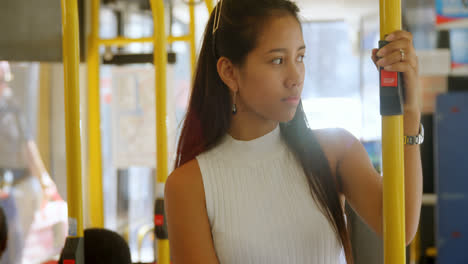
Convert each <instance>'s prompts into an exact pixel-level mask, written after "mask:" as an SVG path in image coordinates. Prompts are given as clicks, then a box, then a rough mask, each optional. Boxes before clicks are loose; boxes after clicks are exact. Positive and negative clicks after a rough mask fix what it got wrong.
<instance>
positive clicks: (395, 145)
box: [380, 0, 406, 264]
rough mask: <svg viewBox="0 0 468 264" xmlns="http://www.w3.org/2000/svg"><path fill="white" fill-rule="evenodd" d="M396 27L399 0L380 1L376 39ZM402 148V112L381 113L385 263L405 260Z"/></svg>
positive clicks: (399, 13) (399, 27)
mask: <svg viewBox="0 0 468 264" xmlns="http://www.w3.org/2000/svg"><path fill="white" fill-rule="evenodd" d="M400 29H401V0H380V38H381V39H382V40H383V39H384V38H385V35H387V34H390V33H391V32H393V31H395V30H400ZM383 89H391V88H388V87H381V98H382V90H383ZM381 100H382V99H381ZM381 105H382V101H381ZM403 148H404V146H403V116H402V113H398V114H393V115H383V116H382V156H383V177H384V178H383V185H384V186H383V217H384V220H383V233H384V263H386V264H403V263H405V262H406V255H405V193H404V152H403Z"/></svg>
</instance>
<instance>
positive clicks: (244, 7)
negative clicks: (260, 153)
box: [175, 0, 353, 264]
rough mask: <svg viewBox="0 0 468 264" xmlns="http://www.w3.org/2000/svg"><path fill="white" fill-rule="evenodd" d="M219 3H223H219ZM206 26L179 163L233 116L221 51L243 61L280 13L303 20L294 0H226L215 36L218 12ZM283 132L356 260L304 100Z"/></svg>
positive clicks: (213, 140)
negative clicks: (219, 68) (220, 68)
mask: <svg viewBox="0 0 468 264" xmlns="http://www.w3.org/2000/svg"><path fill="white" fill-rule="evenodd" d="M217 8H219V4H218V5H217V6H216V9H217ZM216 9H215V11H213V13H212V14H211V16H210V19H209V21H208V24H207V26H206V29H205V34H204V39H203V43H202V47H201V50H200V55H199V58H198V63H197V67H196V71H195V76H194V82H193V88H192V95H191V97H190V102H189V106H188V110H187V115H186V118H185V121H184V124H183V127H182V132H181V135H180V139H179V144H178V147H177V157H176V162H175V168H178V167H180V166H182V165H183V164H185V163H186V162H188V161H190V160H192V159H194V158H195V157H196V156H197V155H199V154H200V153H202V152H204V151H207V150H209V149H211V148H213V147H214V146H216V145H217V144H218V143H219V142H220V140H221V139H222V137H223V136H224V135H226V133H227V132H228V129H229V125H230V122H231V105H232V101H231V100H232V99H231V96H230V93H229V89H228V87H227V86H226V85H225V84H224V83H223V82H222V81H221V78H220V77H219V75H218V71H217V68H216V63H217V59H218V56H224V57H226V58H228V59H229V60H231V62H232V63H233V64H235V65H242V64H243V63H244V61H245V59H246V57H247V54H248V53H249V52H250V51H252V50H253V49H254V48H255V45H256V41H257V39H256V36H257V34H258V32H260V30H261V29H262V27H263V25H264V24H265V23H266V22H267V21H268V20H269V19H270V18H271V17H273V16H274V15H291V16H293V17H295V18H296V19H297V20H298V21H299V18H298V13H299V8H298V7H297V6H296V5H295V4H294V3H293V2H291V1H289V0H223V7H222V10H221V20H220V22H219V27H218V29H217V31H216V33H215V38H213V33H212V30H213V23H214V13H215V12H216ZM280 129H281V135H282V137H283V138H284V139H285V141H286V143H287V144H288V146H289V147H290V149H291V150H292V152H293V153H294V154H295V155H296V157H297V158H298V159H299V161H300V163H301V164H302V167H303V168H304V172H305V174H306V175H307V178H308V181H309V185H310V188H311V193H312V195H313V197H314V199H315V200H316V201H317V203H318V204H319V206H320V208H321V209H322V211H323V213H324V215H325V216H326V217H327V219H328V221H329V222H330V224H331V226H332V227H333V229H334V230H335V233H336V236H337V239H338V241H340V242H341V244H342V245H343V247H344V251H345V254H346V260H347V263H348V264H352V263H353V258H352V250H351V244H350V240H349V233H348V230H347V227H346V221H345V215H344V211H343V207H342V205H341V202H340V198H339V191H338V189H337V183H336V182H335V180H334V177H333V175H332V173H331V170H330V166H329V163H328V160H327V158H326V156H325V153H324V152H323V150H322V148H321V146H320V144H319V142H318V140H317V138H316V137H315V135H314V133H313V132H312V130H310V129H309V127H308V125H307V119H306V116H305V113H304V110H303V109H302V103H301V104H299V106H298V108H297V111H296V114H295V116H294V118H293V120H291V121H290V122H288V123H281V124H280Z"/></svg>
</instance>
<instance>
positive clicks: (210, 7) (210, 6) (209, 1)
mask: <svg viewBox="0 0 468 264" xmlns="http://www.w3.org/2000/svg"><path fill="white" fill-rule="evenodd" d="M205 4H206V8H207V9H208V13H209V14H211V12H212V11H213V8H214V5H213V0H205Z"/></svg>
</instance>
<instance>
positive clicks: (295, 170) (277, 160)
mask: <svg viewBox="0 0 468 264" xmlns="http://www.w3.org/2000/svg"><path fill="white" fill-rule="evenodd" d="M298 12H299V10H298V8H297V6H296V5H295V4H294V3H292V2H291V1H289V0H255V1H252V0H224V1H221V2H220V3H218V5H217V7H216V9H215V10H214V11H213V13H212V14H211V17H210V19H209V21H208V24H207V27H206V31H205V35H204V40H203V44H202V47H201V51H200V55H199V60H198V65H197V69H196V73H195V79H194V84H193V90H192V95H191V99H190V104H189V107H188V112H187V117H186V120H185V123H184V126H183V130H182V133H181V137H180V141H179V145H178V152H177V154H178V155H177V160H176V166H175V167H176V169H175V170H174V172H173V173H172V174H171V175H170V176H169V178H168V180H167V183H166V189H165V199H166V210H167V211H166V213H167V221H168V228H169V240H170V244H171V255H172V261H173V263H175V264H182V263H183V264H189V263H203V264H215V263H223V264H230V263H236V264H237V263H243V264H245V263H255V264H262V263H265V264H267V263H268V264H271V263H344V262H345V261H347V263H352V256H351V245H350V241H349V234H348V231H347V228H346V217H345V213H344V209H343V208H344V203H345V199H346V200H347V201H348V202H349V203H350V204H351V205H352V207H353V208H354V210H355V211H356V212H357V213H358V214H359V215H360V216H361V217H362V218H363V219H364V220H365V222H366V223H367V224H368V225H369V226H370V227H371V228H372V229H373V230H374V231H375V232H376V233H377V234H379V235H381V234H382V178H381V176H380V175H379V174H378V173H377V172H376V171H375V170H374V168H373V167H372V165H371V163H370V161H369V158H368V155H367V153H366V151H365V149H364V148H363V146H362V145H361V143H360V142H359V141H358V140H357V139H356V138H355V137H353V136H352V135H351V134H350V133H348V132H346V131H345V130H342V129H321V130H311V129H309V128H308V125H307V122H306V117H305V114H304V111H303V109H302V105H301V100H300V97H301V91H302V88H303V81H304V64H303V58H304V54H305V45H304V40H303V36H302V30H301V24H300V22H299V19H298ZM388 39H389V40H390V41H391V44H389V45H387V46H386V47H385V48H382V49H381V50H380V51H378V53H377V50H374V52H373V60H374V62H375V63H376V64H377V65H378V66H382V67H386V69H388V70H389V71H399V72H403V76H404V84H405V86H406V104H405V113H404V122H405V124H404V125H405V131H404V132H405V134H406V135H417V134H418V131H419V126H420V125H419V122H420V112H419V108H418V105H417V99H418V98H417V96H418V92H417V72H418V70H417V68H418V63H417V57H416V55H415V50H414V48H413V47H412V41H411V34H410V33H408V32H404V31H397V32H394V33H392V34H390V35H389V36H388ZM403 52H404V56H403V57H402V53H403ZM377 56H378V57H377ZM378 58H381V59H380V60H378ZM372 74H377V72H375V73H372ZM324 89H326V87H324ZM310 122H313V120H310ZM405 159H406V160H405V161H406V162H405V175H406V182H405V186H406V241H407V243H409V242H410V241H411V240H412V238H413V236H414V234H415V232H416V229H417V225H418V221H419V208H420V206H421V195H422V187H421V186H422V173H421V162H420V154H419V148H418V147H417V146H413V145H411V146H410V145H407V146H405Z"/></svg>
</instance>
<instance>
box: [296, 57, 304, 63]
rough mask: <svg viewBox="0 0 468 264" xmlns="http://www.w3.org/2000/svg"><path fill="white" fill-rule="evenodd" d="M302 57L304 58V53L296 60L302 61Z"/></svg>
mask: <svg viewBox="0 0 468 264" xmlns="http://www.w3.org/2000/svg"><path fill="white" fill-rule="evenodd" d="M304 58H305V55H301V56H299V57H298V58H297V61H298V62H303V61H304Z"/></svg>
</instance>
